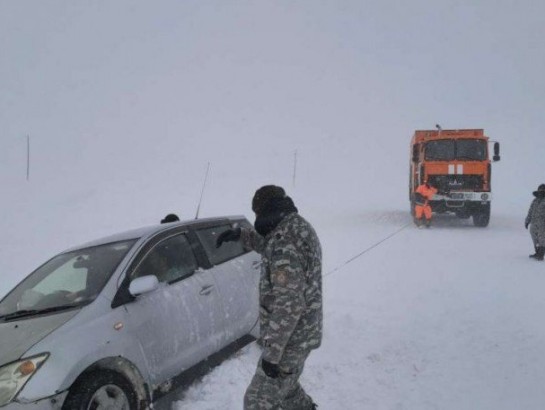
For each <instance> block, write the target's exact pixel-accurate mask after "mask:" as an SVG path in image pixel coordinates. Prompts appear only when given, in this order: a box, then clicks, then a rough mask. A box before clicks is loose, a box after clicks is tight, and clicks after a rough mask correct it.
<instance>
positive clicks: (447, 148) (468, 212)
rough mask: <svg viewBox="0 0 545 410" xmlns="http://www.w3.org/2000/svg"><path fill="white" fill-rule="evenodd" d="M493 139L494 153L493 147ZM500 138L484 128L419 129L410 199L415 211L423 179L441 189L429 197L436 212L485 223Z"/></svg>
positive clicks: (413, 152) (414, 144) (413, 146)
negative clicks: (495, 140)
mask: <svg viewBox="0 0 545 410" xmlns="http://www.w3.org/2000/svg"><path fill="white" fill-rule="evenodd" d="M492 143H493V156H492V159H491V158H490V152H489V151H490V147H491V144H492ZM499 151H500V147H499V143H498V142H493V141H490V139H489V138H488V137H487V136H486V135H485V134H484V130H483V129H460V130H442V129H441V128H440V127H438V129H437V130H418V131H415V133H414V135H413V137H412V140H411V149H410V153H411V154H410V155H411V158H410V178H409V200H410V202H411V212H413V213H414V193H415V190H416V188H417V187H418V185H420V184H421V183H422V182H423V181H426V180H427V181H428V183H429V184H430V185H432V186H434V187H435V188H437V190H438V192H437V194H436V195H434V196H433V198H432V200H431V201H430V205H431V208H432V211H433V212H435V213H447V212H448V213H453V214H455V215H456V216H457V217H459V218H462V219H467V218H470V217H472V218H473V223H474V225H475V226H479V227H486V226H488V223H489V221H490V205H491V201H492V166H491V163H492V162H495V161H499V160H500V152H499Z"/></svg>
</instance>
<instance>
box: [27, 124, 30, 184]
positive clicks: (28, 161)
mask: <svg viewBox="0 0 545 410" xmlns="http://www.w3.org/2000/svg"><path fill="white" fill-rule="evenodd" d="M26 180H27V181H29V180H30V135H27V136H26Z"/></svg>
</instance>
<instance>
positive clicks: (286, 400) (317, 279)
mask: <svg viewBox="0 0 545 410" xmlns="http://www.w3.org/2000/svg"><path fill="white" fill-rule="evenodd" d="M252 209H253V211H254V212H255V214H256V220H255V224H254V227H255V229H248V228H236V229H230V230H227V231H225V232H223V233H222V234H220V235H219V236H218V239H217V244H216V245H217V246H221V244H222V243H223V242H225V241H237V240H240V241H242V243H243V244H244V246H245V247H246V248H249V249H253V250H255V251H256V252H258V253H260V254H261V256H262V266H261V269H262V272H261V280H260V304H261V306H260V330H261V338H260V342H261V345H262V347H263V353H262V356H261V359H260V361H259V364H258V366H257V370H256V373H255V375H254V377H253V379H252V381H251V383H250V385H249V386H248V389H247V390H246V394H245V395H244V409H245V410H265V409H266V410H269V409H280V408H281V409H283V410H295V409H297V410H311V409H316V404H314V402H313V400H312V399H311V398H310V396H309V395H308V394H307V393H306V392H305V391H304V390H303V387H302V386H301V385H300V384H299V377H300V376H301V373H302V372H303V366H304V363H305V360H306V359H307V357H308V355H309V354H310V352H311V351H312V350H313V349H317V348H318V347H319V346H320V344H321V340H322V250H321V246H320V241H319V240H318V236H317V235H316V232H315V231H314V229H313V228H312V226H311V225H310V224H309V223H308V222H307V221H306V220H305V219H304V218H303V217H301V216H300V215H299V213H298V210H297V208H296V207H295V205H294V203H293V201H292V199H291V198H290V197H289V196H286V194H285V191H284V189H282V188H281V187H278V186H275V185H266V186H263V187H261V188H259V189H258V190H257V191H256V193H255V195H254V197H253V200H252Z"/></svg>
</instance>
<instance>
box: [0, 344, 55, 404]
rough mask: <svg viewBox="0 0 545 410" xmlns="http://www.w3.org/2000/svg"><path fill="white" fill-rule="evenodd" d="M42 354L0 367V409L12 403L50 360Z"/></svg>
mask: <svg viewBox="0 0 545 410" xmlns="http://www.w3.org/2000/svg"><path fill="white" fill-rule="evenodd" d="M48 356H49V353H42V354H40V355H38V356H33V357H30V358H28V359H23V360H19V361H17V362H14V363H10V364H8V365H5V366H2V367H0V407H1V406H4V405H6V404H8V403H9V402H11V401H12V400H13V399H14V398H15V396H17V394H18V393H19V392H20V391H21V390H22V388H23V387H24V385H25V384H26V382H27V381H28V380H29V379H30V378H31V377H32V376H33V375H34V373H36V371H37V370H38V369H39V368H40V367H41V366H42V364H43V363H44V362H45V361H46V359H47V358H48Z"/></svg>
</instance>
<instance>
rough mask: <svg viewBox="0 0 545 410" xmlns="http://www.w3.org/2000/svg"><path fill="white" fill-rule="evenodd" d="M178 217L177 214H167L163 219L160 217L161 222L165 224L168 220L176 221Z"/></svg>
mask: <svg viewBox="0 0 545 410" xmlns="http://www.w3.org/2000/svg"><path fill="white" fill-rule="evenodd" d="M179 220H180V218H178V215H176V214H168V215H167V216H165V217H164V218H163V219H161V223H162V224H167V223H169V222H178V221H179Z"/></svg>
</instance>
